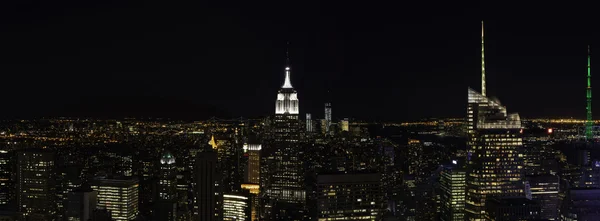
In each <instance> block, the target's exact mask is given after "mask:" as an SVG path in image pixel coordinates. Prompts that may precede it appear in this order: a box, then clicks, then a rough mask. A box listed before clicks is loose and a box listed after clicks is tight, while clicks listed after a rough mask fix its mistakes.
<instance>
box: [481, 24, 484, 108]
mask: <svg viewBox="0 0 600 221" xmlns="http://www.w3.org/2000/svg"><path fill="white" fill-rule="evenodd" d="M481 95H483V96H485V43H484V41H483V20H482V21H481Z"/></svg>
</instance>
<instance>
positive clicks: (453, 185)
mask: <svg viewBox="0 0 600 221" xmlns="http://www.w3.org/2000/svg"><path fill="white" fill-rule="evenodd" d="M453 162H456V161H453ZM466 178H467V171H466V170H465V169H463V168H460V167H459V166H458V165H456V164H453V165H445V166H443V168H442V171H441V172H440V190H441V192H440V202H441V203H440V211H441V213H440V220H443V221H464V220H465V195H466V193H465V191H466Z"/></svg>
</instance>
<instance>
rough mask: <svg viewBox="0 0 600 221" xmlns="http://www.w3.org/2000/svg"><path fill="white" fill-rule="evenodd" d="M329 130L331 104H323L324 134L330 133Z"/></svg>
mask: <svg viewBox="0 0 600 221" xmlns="http://www.w3.org/2000/svg"><path fill="white" fill-rule="evenodd" d="M330 130H331V103H329V102H327V103H325V132H326V133H327V134H329V133H330Z"/></svg>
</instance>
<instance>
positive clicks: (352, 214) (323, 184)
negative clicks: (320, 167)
mask: <svg viewBox="0 0 600 221" xmlns="http://www.w3.org/2000/svg"><path fill="white" fill-rule="evenodd" d="M382 205H383V196H382V190H381V175H380V174H378V173H365V174H332V175H319V176H317V208H318V209H317V210H318V211H317V212H318V220H319V221H327V220H381V217H382V216H381V215H382V214H381V212H382V209H381V207H382Z"/></svg>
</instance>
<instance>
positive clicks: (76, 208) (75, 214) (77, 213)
mask: <svg viewBox="0 0 600 221" xmlns="http://www.w3.org/2000/svg"><path fill="white" fill-rule="evenodd" d="M97 201H98V199H97V193H96V191H94V190H92V188H91V187H90V186H89V185H85V186H81V187H79V188H77V189H75V190H74V191H72V192H69V193H68V197H67V201H66V203H65V207H66V208H65V211H66V214H65V217H66V220H69V221H86V220H90V219H91V218H92V217H93V213H94V210H95V209H96V203H97Z"/></svg>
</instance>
